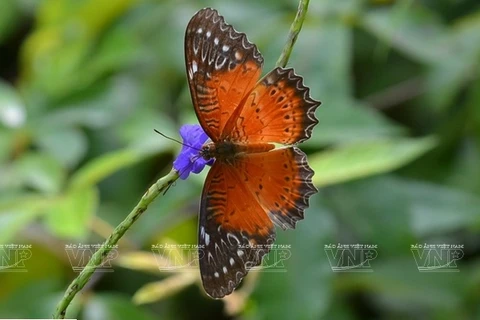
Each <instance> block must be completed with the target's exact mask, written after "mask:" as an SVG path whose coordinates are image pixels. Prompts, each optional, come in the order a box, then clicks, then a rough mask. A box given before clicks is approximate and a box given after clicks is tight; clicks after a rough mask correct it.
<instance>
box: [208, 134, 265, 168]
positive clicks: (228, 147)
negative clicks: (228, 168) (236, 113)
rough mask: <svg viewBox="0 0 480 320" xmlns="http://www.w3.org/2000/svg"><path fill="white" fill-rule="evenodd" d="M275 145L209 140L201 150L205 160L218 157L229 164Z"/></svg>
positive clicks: (218, 159) (217, 158)
mask: <svg viewBox="0 0 480 320" xmlns="http://www.w3.org/2000/svg"><path fill="white" fill-rule="evenodd" d="M274 148H275V146H274V145H273V144H270V143H255V144H240V143H235V142H232V141H228V140H225V141H220V142H208V143H206V144H205V145H204V146H203V147H202V150H201V151H200V155H201V156H202V157H203V158H204V159H205V160H207V161H208V160H210V159H216V160H217V161H223V162H226V163H229V164H233V163H234V162H235V160H236V159H239V158H241V157H243V156H245V155H246V154H249V153H261V152H267V151H270V150H272V149H274Z"/></svg>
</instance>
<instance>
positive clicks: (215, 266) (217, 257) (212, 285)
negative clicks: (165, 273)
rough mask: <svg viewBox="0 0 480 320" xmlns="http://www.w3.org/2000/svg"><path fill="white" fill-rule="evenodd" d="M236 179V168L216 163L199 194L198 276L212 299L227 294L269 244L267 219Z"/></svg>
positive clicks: (257, 262) (270, 231) (271, 234)
mask: <svg viewBox="0 0 480 320" xmlns="http://www.w3.org/2000/svg"><path fill="white" fill-rule="evenodd" d="M240 168H241V167H240ZM240 177H241V175H240V172H239V171H238V169H237V167H236V166H231V165H228V164H226V163H223V162H219V161H217V162H216V163H215V164H214V165H213V167H212V168H211V169H210V171H209V172H208V175H207V179H206V182H205V186H204V189H203V193H202V201H201V205H200V217H199V226H200V230H199V235H198V236H199V241H198V243H199V246H200V249H199V250H201V251H202V252H199V257H200V273H201V277H202V282H203V287H204V288H205V291H206V292H207V294H209V295H210V296H211V297H213V298H222V297H224V296H225V295H228V294H230V293H231V292H232V291H233V290H234V289H235V288H236V287H237V286H238V285H239V283H240V282H241V280H242V279H243V277H245V275H246V274H247V272H248V270H250V268H252V267H255V266H258V265H260V264H261V262H262V258H263V256H264V255H265V254H267V253H268V251H269V248H270V245H271V244H273V242H274V241H275V230H274V226H273V223H272V221H271V220H270V218H269V217H268V215H267V213H266V211H265V210H264V208H263V207H262V206H261V205H260V204H259V203H258V201H256V199H255V198H254V194H253V193H252V190H250V189H248V187H247V186H246V185H245V183H244V181H242V180H240Z"/></svg>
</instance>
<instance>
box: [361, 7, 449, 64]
mask: <svg viewBox="0 0 480 320" xmlns="http://www.w3.org/2000/svg"><path fill="white" fill-rule="evenodd" d="M412 3H413V1H399V2H398V3H397V5H395V6H392V7H390V8H384V9H379V10H370V11H368V12H366V13H365V14H364V15H363V16H362V18H361V20H360V23H361V24H362V26H363V27H364V28H365V29H366V30H367V31H368V32H371V33H372V34H374V35H375V36H377V37H378V38H379V39H381V40H382V41H383V42H384V43H385V44H386V45H387V46H388V47H390V46H391V47H394V48H395V49H397V50H399V51H401V52H403V53H404V54H406V55H408V56H409V57H411V58H413V59H415V60H417V61H420V62H424V63H433V62H436V61H440V60H442V59H444V58H445V57H447V56H448V55H446V52H445V51H444V50H443V41H444V40H445V39H446V36H447V29H446V28H444V27H443V26H442V25H441V24H440V20H439V19H438V18H436V17H435V16H434V15H433V14H432V13H431V12H430V11H428V10H426V9H423V8H422V7H421V6H420V5H412ZM427 26H428V27H427Z"/></svg>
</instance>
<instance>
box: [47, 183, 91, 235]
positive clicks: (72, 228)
mask: <svg viewBox="0 0 480 320" xmlns="http://www.w3.org/2000/svg"><path fill="white" fill-rule="evenodd" d="M97 207H98V192H97V190H96V189H95V188H76V189H70V190H68V191H67V193H66V194H65V195H63V197H62V198H61V199H60V200H59V201H58V203H57V204H56V205H55V206H53V207H52V208H51V209H50V212H49V213H48V215H47V216H46V223H47V226H48V227H49V228H50V230H51V231H52V232H53V233H54V234H56V235H57V236H59V237H63V238H70V239H71V238H84V237H85V236H86V235H87V234H88V230H89V228H88V226H89V223H90V221H91V219H92V217H93V216H94V215H95V213H96V211H97Z"/></svg>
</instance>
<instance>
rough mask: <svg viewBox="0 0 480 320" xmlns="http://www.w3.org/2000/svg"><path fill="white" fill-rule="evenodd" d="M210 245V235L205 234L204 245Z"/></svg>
mask: <svg viewBox="0 0 480 320" xmlns="http://www.w3.org/2000/svg"><path fill="white" fill-rule="evenodd" d="M209 244H210V235H209V234H208V233H205V245H206V246H208V245H209Z"/></svg>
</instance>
